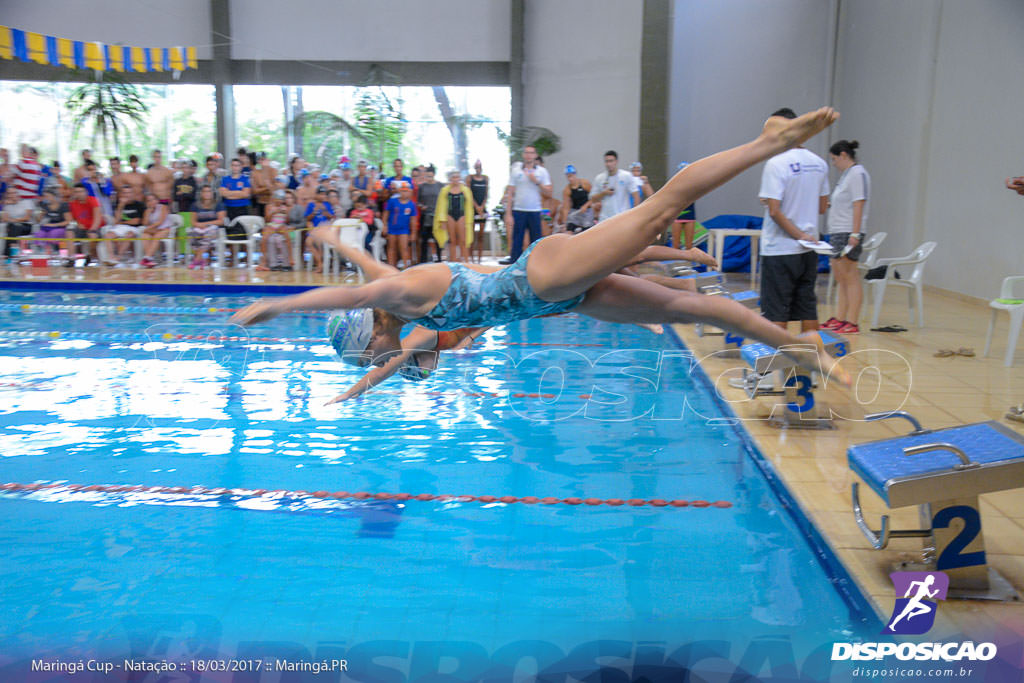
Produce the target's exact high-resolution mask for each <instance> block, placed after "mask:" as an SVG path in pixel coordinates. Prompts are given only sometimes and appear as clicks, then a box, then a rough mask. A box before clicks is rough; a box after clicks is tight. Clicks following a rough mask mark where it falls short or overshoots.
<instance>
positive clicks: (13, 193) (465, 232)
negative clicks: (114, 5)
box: [0, 144, 653, 272]
mask: <svg viewBox="0 0 1024 683" xmlns="http://www.w3.org/2000/svg"><path fill="white" fill-rule="evenodd" d="M225 161H226V160H225V159H224V157H223V155H221V154H217V153H213V154H210V155H209V156H207V157H206V158H205V159H204V160H203V165H202V166H201V167H200V165H199V163H198V162H197V161H196V160H190V159H176V160H173V161H171V162H169V165H165V164H164V158H163V153H162V152H161V150H159V149H155V150H152V152H151V153H150V159H149V160H148V162H146V165H145V167H144V168H143V167H141V166H140V163H141V160H140V158H139V156H138V155H136V154H131V155H130V156H128V158H127V161H126V162H125V161H123V160H122V159H121V158H120V157H111V158H109V159H107V160H106V162H105V167H101V163H100V162H99V161H97V160H95V159H93V157H92V153H91V151H90V150H87V149H86V150H82V152H81V161H80V164H79V165H78V166H77V167H76V168H74V169H72V170H71V172H70V173H65V171H64V169H62V168H61V166H60V164H59V163H58V162H56V161H55V162H53V163H52V164H50V165H49V166H47V165H44V164H42V163H41V162H40V161H39V158H38V153H37V151H36V150H35V148H33V147H31V146H30V145H27V144H25V145H21V148H20V149H19V154H18V157H17V159H12V158H11V157H10V154H9V152H8V150H6V149H0V196H2V202H3V203H2V205H0V225H2V226H3V228H4V231H5V239H4V257H6V259H7V260H8V262H10V261H11V260H19V259H24V258H25V257H26V256H27V255H28V254H31V253H43V254H49V255H52V256H54V257H56V256H58V255H59V257H60V259H61V263H62V264H63V265H64V266H66V267H68V268H72V267H86V266H92V265H105V266H109V267H128V266H137V267H145V268H152V267H154V266H156V265H158V262H159V260H160V259H161V258H164V259H165V263H164V265H173V264H171V263H167V262H166V255H165V253H164V251H163V250H162V249H161V248H160V245H161V242H162V241H166V240H168V239H172V240H177V241H178V242H179V243H180V244H181V246H182V247H183V248H182V249H181V254H182V259H183V260H182V263H183V264H185V265H187V266H188V267H190V268H204V267H206V266H208V265H210V264H211V263H212V262H213V261H214V260H215V259H216V258H223V261H224V262H223V263H220V264H219V265H221V266H230V265H238V266H242V265H247V263H246V261H247V260H248V259H253V258H255V257H256V255H255V254H251V253H246V254H244V256H243V254H241V253H239V251H240V245H241V244H243V240H244V238H245V237H246V235H247V229H251V228H247V225H246V223H247V221H244V220H239V219H242V218H243V217H246V216H256V217H258V218H259V219H260V222H258V223H257V225H258V226H259V228H258V229H259V232H260V237H261V243H262V246H261V248H260V251H261V253H262V257H261V258H259V259H258V260H259V265H257V266H256V267H257V268H258V269H260V270H285V271H286V270H293V269H295V268H297V267H299V266H300V265H302V263H305V262H306V260H307V259H309V261H310V265H311V266H312V267H313V269H314V270H315V271H317V272H319V271H320V270H321V269H322V263H321V251H320V250H319V249H318V248H317V247H316V245H314V244H313V243H312V241H311V239H310V238H309V235H310V234H311V232H312V230H313V229H314V228H317V227H319V226H321V225H323V224H325V223H326V224H330V223H333V222H334V221H335V220H337V219H339V218H350V219H356V220H359V221H363V222H365V224H366V228H367V230H366V243H365V246H366V248H367V249H368V250H370V249H371V247H372V246H377V247H379V253H380V254H381V258H382V259H383V258H386V260H387V261H388V262H389V263H391V264H392V265H395V266H398V267H408V266H411V265H415V264H417V263H422V262H427V261H431V260H442V259H447V260H452V261H461V262H466V261H469V260H473V259H474V258H475V259H476V260H477V261H479V260H480V259H481V258H482V255H483V242H484V236H485V234H486V233H485V229H486V226H487V220H488V216H489V211H488V208H487V204H488V201H489V200H490V199H491V189H492V188H491V187H490V179H489V178H488V176H487V175H485V174H484V172H483V165H482V163H481V162H480V161H479V160H478V161H476V163H475V164H474V165H473V169H472V170H467V171H466V173H465V174H463V173H462V172H460V171H455V170H452V171H448V172H447V173H446V174H445V175H444V177H443V178H439V177H438V174H437V169H436V168H435V167H434V166H433V165H418V166H415V167H414V168H411V169H409V170H408V171H407V170H406V166H405V164H404V162H403V160H402V159H394V160H393V161H392V164H391V169H390V170H391V173H390V174H389V173H387V172H384V170H383V169H382V168H378V167H377V166H375V165H372V164H370V163H368V162H367V161H365V160H359V161H357V162H355V163H354V164H353V162H352V161H350V159H349V158H348V157H347V156H341V157H340V158H339V159H338V161H337V165H336V167H335V168H333V169H325V168H321V167H319V166H317V165H315V164H311V163H308V162H306V160H304V159H303V158H302V157H301V156H293V157H292V158H291V159H289V160H288V162H287V163H286V164H283V165H282V164H280V163H278V162H276V161H273V160H271V159H269V158H268V157H267V155H266V154H265V153H258V154H257V153H253V152H249V151H248V150H246V149H244V148H240V149H238V150H237V153H236V155H235V157H234V158H232V159H230V160H229V161H227V163H225ZM604 163H605V169H606V170H605V171H604V172H602V173H600V174H599V175H598V176H597V178H595V179H594V182H593V183H591V182H589V181H587V180H584V179H581V178H580V177H578V175H577V172H576V168H575V167H574V166H573V165H571V164H570V165H568V166H567V167H566V168H565V171H564V176H565V183H566V184H565V187H564V191H563V192H562V193H561V194H557V193H555V192H553V189H552V179H551V174H550V173H549V172H548V170H547V169H546V168H545V167H544V165H543V160H542V159H541V158H540V157H539V156H538V155H537V152H536V150H535V149H534V148H533V147H531V146H527V147H526V148H525V149H524V150H523V151H522V159H521V160H520V161H517V162H515V163H514V164H513V165H512V169H511V171H510V180H509V184H508V186H507V187H506V188H504V194H503V195H502V197H501V201H500V204H499V205H498V206H496V207H494V209H493V213H494V215H496V216H497V217H499V218H504V221H505V223H506V229H507V233H508V235H509V236H510V239H509V252H510V258H511V259H513V260H514V259H515V258H518V256H519V254H521V253H522V251H523V249H524V248H525V247H526V246H527V245H528V244H530V243H531V242H533V241H535V240H537V239H540V238H541V237H543V236H545V235H548V234H551V233H552V232H559V231H574V232H576V231H580V230H586V229H587V228H589V227H591V226H593V225H594V224H595V223H597V222H598V221H599V220H601V219H603V218H608V217H610V216H613V215H615V214H618V213H621V212H622V211H625V210H626V209H628V208H629V207H630V206H632V205H635V204H637V203H639V202H640V201H643V199H645V198H646V197H648V196H650V195H651V194H652V193H653V189H652V188H651V186H650V183H649V182H648V181H647V178H646V176H644V175H643V169H642V166H641V165H640V164H639V163H638V162H637V163H634V164H632V166H631V167H630V170H629V171H626V170H620V169H619V167H618V155H617V154H616V153H615V152H614V151H609V152H607V153H606V154H605V155H604ZM250 225H251V223H250ZM222 237H223V238H225V239H226V242H225V243H226V244H227V245H229V246H230V253H228V251H227V250H226V251H225V253H224V255H223V256H222V257H221V256H218V255H217V251H216V250H215V249H214V246H215V245H216V244H217V242H218V240H219V239H220V238H222ZM293 244H294V245H295V246H296V247H297V248H295V249H293V248H292V245H293ZM296 256H297V258H298V259H301V261H302V263H296ZM509 262H510V261H509Z"/></svg>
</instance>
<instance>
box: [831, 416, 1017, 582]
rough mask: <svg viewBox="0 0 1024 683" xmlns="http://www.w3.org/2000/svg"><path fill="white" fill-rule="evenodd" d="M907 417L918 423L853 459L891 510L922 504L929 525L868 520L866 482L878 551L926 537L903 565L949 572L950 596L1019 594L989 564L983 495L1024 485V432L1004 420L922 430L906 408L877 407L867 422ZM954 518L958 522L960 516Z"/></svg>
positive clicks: (864, 527) (871, 537) (869, 534)
mask: <svg viewBox="0 0 1024 683" xmlns="http://www.w3.org/2000/svg"><path fill="white" fill-rule="evenodd" d="M889 417H902V418H904V419H907V420H909V421H910V422H911V423H912V424H913V425H914V431H912V432H910V433H909V434H908V435H906V436H901V437H896V438H891V439H882V440H880V441H871V442H868V443H862V444H855V445H853V446H850V447H849V448H848V449H847V451H846V453H847V460H848V462H849V465H850V469H852V470H853V471H854V472H855V473H856V474H857V476H858V477H860V478H861V479H862V480H863V481H864V483H865V484H867V485H868V486H869V487H870V488H871V490H873V491H874V492H875V493H877V494H878V496H879V497H880V498H881V499H882V501H883V502H885V504H886V505H887V506H888V507H889V508H897V507H904V506H907V505H917V506H919V511H920V519H921V524H922V527H921V528H919V529H890V528H889V517H888V515H883V516H882V523H881V529H879V530H877V531H876V530H874V529H872V528H871V527H870V526H869V525H868V523H867V522H866V521H865V519H864V513H863V511H862V509H861V505H860V495H859V487H860V485H859V483H857V482H854V483H853V486H852V492H851V495H852V502H853V515H854V519H855V520H856V522H857V526H858V527H860V530H861V531H862V532H863V533H864V536H865V537H866V538H867V539H868V541H870V543H871V545H872V547H874V548H875V549H876V550H880V549H882V548H885V547H886V546H887V545H888V544H889V540H890V539H892V538H923V539H925V540H924V549H923V553H922V558H921V561H920V562H917V563H902V564H900V565H899V570H900V571H942V572H945V573H946V574H948V575H949V593H948V595H949V597H959V598H974V599H987V600H1019V599H1020V596H1019V595H1017V592H1016V591H1015V590H1014V589H1013V587H1012V586H1011V585H1010V584H1009V582H1007V581H1006V579H1004V578H1003V577H1002V576H1000V575H999V574H998V573H997V572H996V571H995V570H994V569H992V568H991V567H989V566H988V563H987V560H986V557H985V542H984V537H983V535H982V532H981V511H980V508H979V507H978V496H979V495H980V494H982V493H991V492H994V491H1004V490H1008V489H1015V488H1021V487H1024V437H1021V435H1020V434H1018V433H1017V432H1015V431H1013V430H1012V429H1010V428H1009V427H1007V426H1005V425H1002V424H999V423H998V422H994V421H988V422H978V423H975V424H969V425H961V426H958V427H949V428H946V429H937V430H934V431H931V430H927V429H923V428H922V427H921V424H920V423H919V422H918V421H917V420H916V419H914V417H913V416H912V415H910V414H908V413H906V412H903V411H897V412H892V413H876V414H874V415H868V416H866V418H865V419H867V420H880V419H885V418H889ZM954 520H959V521H957V522H954Z"/></svg>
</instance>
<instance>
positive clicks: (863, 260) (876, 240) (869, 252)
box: [825, 232, 889, 306]
mask: <svg viewBox="0 0 1024 683" xmlns="http://www.w3.org/2000/svg"><path fill="white" fill-rule="evenodd" d="M888 236H889V233H887V232H873V233H871V234H870V235H868V238H867V239H866V240H864V244H862V245H861V246H860V260H858V261H857V268H858V269H860V276H861V277H862V278H863V277H864V273H866V272H868V271H869V270H871V269H872V268H874V267H875V265H877V264H876V263H875V262H876V261H877V260H878V248H879V247H881V246H882V242H884V241H885V238H886V237H888ZM833 270H834V269H832V268H829V269H828V291H827V292H826V293H825V301H827V302H829V303H830V304H832V305H833V306H836V305H838V303H839V288H838V287H836V288H835V298H834V299H833V297H832V284H833V283H834V282H835V281H836V276H835V273H834V272H833Z"/></svg>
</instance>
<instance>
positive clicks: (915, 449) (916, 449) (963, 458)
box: [903, 442, 980, 470]
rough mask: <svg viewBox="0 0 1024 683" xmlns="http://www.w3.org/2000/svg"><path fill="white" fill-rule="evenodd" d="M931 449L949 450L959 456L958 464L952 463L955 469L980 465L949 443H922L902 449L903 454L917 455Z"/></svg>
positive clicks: (965, 468)
mask: <svg viewBox="0 0 1024 683" xmlns="http://www.w3.org/2000/svg"><path fill="white" fill-rule="evenodd" d="M931 451H949V452H951V453H953V454H954V455H956V457H958V458H960V464H959V465H954V466H953V469H956V470H967V469H970V468H972V467H980V465H979V464H978V463H976V462H972V461H971V459H970V458H968V457H967V454H966V453H964V452H963V451H962V450H960V449H959V448H957V447H956V446H954V445H953V444H951V443H945V442H940V443H923V444H921V445H920V446H910V447H908V448H904V449H903V455H917V454H918V453H929V452H931Z"/></svg>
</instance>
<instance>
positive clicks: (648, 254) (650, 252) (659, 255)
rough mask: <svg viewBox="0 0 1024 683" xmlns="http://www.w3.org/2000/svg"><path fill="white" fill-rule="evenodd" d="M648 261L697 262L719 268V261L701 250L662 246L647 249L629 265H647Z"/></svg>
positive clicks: (631, 260)
mask: <svg viewBox="0 0 1024 683" xmlns="http://www.w3.org/2000/svg"><path fill="white" fill-rule="evenodd" d="M647 261H696V262H697V263H703V264H704V265H706V266H710V267H711V268H717V267H718V261H716V260H715V259H714V258H712V256H711V254H709V253H707V252H706V251H703V250H701V249H676V248H674V247H666V246H662V245H657V244H655V245H652V246H650V247H647V248H646V249H644V250H643V251H641V252H640V253H639V254H637V255H636V256H634V257H633V258H632V259H630V261H629V265H634V264H638V263H645V262H647Z"/></svg>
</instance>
